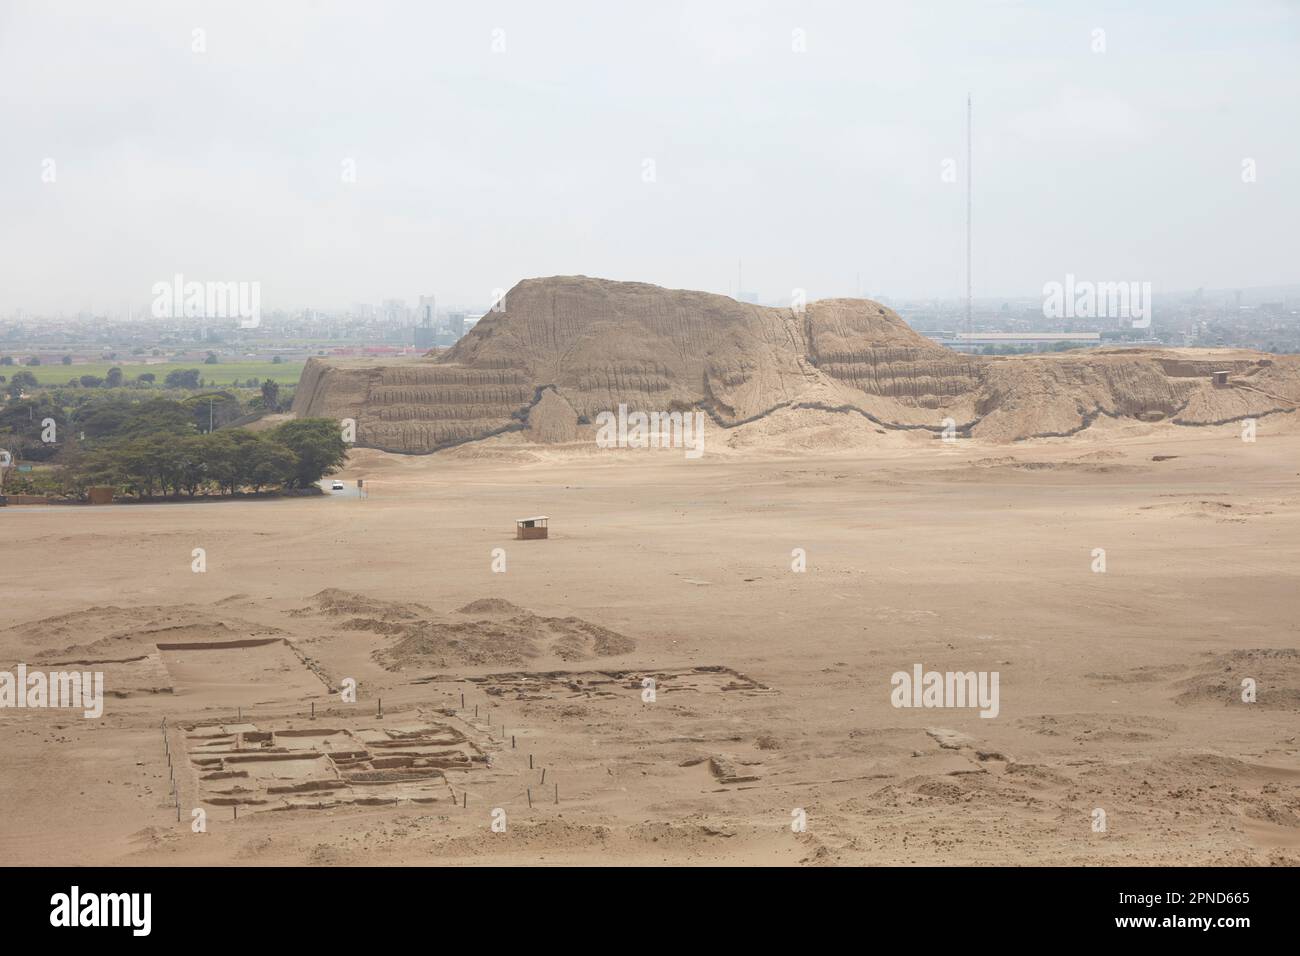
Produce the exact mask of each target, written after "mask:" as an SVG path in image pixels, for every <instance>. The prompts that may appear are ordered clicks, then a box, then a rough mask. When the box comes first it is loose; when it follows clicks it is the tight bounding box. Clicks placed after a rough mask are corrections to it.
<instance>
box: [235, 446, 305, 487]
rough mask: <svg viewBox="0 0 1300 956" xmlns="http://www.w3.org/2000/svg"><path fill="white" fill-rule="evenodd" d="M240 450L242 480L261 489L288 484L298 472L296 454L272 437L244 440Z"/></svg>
mask: <svg viewBox="0 0 1300 956" xmlns="http://www.w3.org/2000/svg"><path fill="white" fill-rule="evenodd" d="M240 451H241V452H242V457H243V461H242V470H243V474H244V480H245V481H247V483H248V484H250V485H252V486H253V491H254V492H258V491H261V490H262V488H263V487H265V486H267V485H282V486H283V485H288V484H289V483H291V482H292V481H293V480H294V478H295V476H296V475H297V472H298V456H297V455H296V454H294V452H293V450H292V449H290V448H288V447H287V446H285V445H283V444H281V443H280V442H278V441H275V440H274V439H273V438H260V439H259V440H258V441H254V442H246V443H245V444H244V445H243V446H242V447H241V449H240Z"/></svg>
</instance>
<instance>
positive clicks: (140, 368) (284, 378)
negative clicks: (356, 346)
mask: <svg viewBox="0 0 1300 956" xmlns="http://www.w3.org/2000/svg"><path fill="white" fill-rule="evenodd" d="M302 367H303V363H302V362H281V363H280V364H278V365H277V364H276V363H274V362H222V363H220V364H219V365H204V364H203V362H202V361H197V362H159V363H156V364H144V363H138V362H86V363H84V364H83V363H74V364H72V365H62V364H60V365H36V366H33V367H28V366H26V365H13V366H4V367H0V375H4V376H6V377H8V376H10V375H13V373H14V372H17V371H20V370H25V371H28V372H31V373H32V374H33V375H35V376H36V381H38V382H40V383H41V384H42V385H66V384H68V379H70V378H80V377H81V376H83V375H95V376H97V377H99V378H103V377H104V376H106V375H107V374H108V370H109V369H110V368H120V369H121V370H122V378H123V379H124V380H125V381H126V382H130V381H131V380H132V379H134V378H135V377H136V376H137V375H139V374H140V373H141V372H153V374H154V375H155V376H157V381H156V382H155V383H154V384H155V385H162V383H163V380H164V379H165V378H166V377H167V373H168V372H174V371H176V370H177V369H187V368H196V369H198V370H199V377H200V378H201V379H203V380H204V381H205V382H216V383H217V384H218V385H229V384H230V383H232V382H234V381H236V380H238V381H240V382H246V381H248V380H249V379H250V378H256V379H258V380H259V381H260V380H262V379H268V378H269V379H272V380H273V381H275V382H278V383H279V384H281V385H297V384H298V379H299V378H300V377H301V376H302Z"/></svg>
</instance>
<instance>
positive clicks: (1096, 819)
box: [1092, 807, 1106, 833]
mask: <svg viewBox="0 0 1300 956" xmlns="http://www.w3.org/2000/svg"><path fill="white" fill-rule="evenodd" d="M1092 832H1093V833H1105V832H1106V811H1105V810H1103V809H1102V808H1101V807H1097V808H1095V809H1094V810H1093V811H1092Z"/></svg>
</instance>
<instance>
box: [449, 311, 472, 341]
mask: <svg viewBox="0 0 1300 956" xmlns="http://www.w3.org/2000/svg"><path fill="white" fill-rule="evenodd" d="M468 318H469V314H468V313H466V312H448V313H447V332H448V333H449V334H450V335H451V339H452V341H453V342H459V341H460V339H461V336H463V335H464V334H465V321H466V319H468Z"/></svg>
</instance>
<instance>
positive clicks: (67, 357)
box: [63, 355, 72, 365]
mask: <svg viewBox="0 0 1300 956" xmlns="http://www.w3.org/2000/svg"><path fill="white" fill-rule="evenodd" d="M63 364H64V365H71V364H72V356H71V355H65V356H63Z"/></svg>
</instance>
